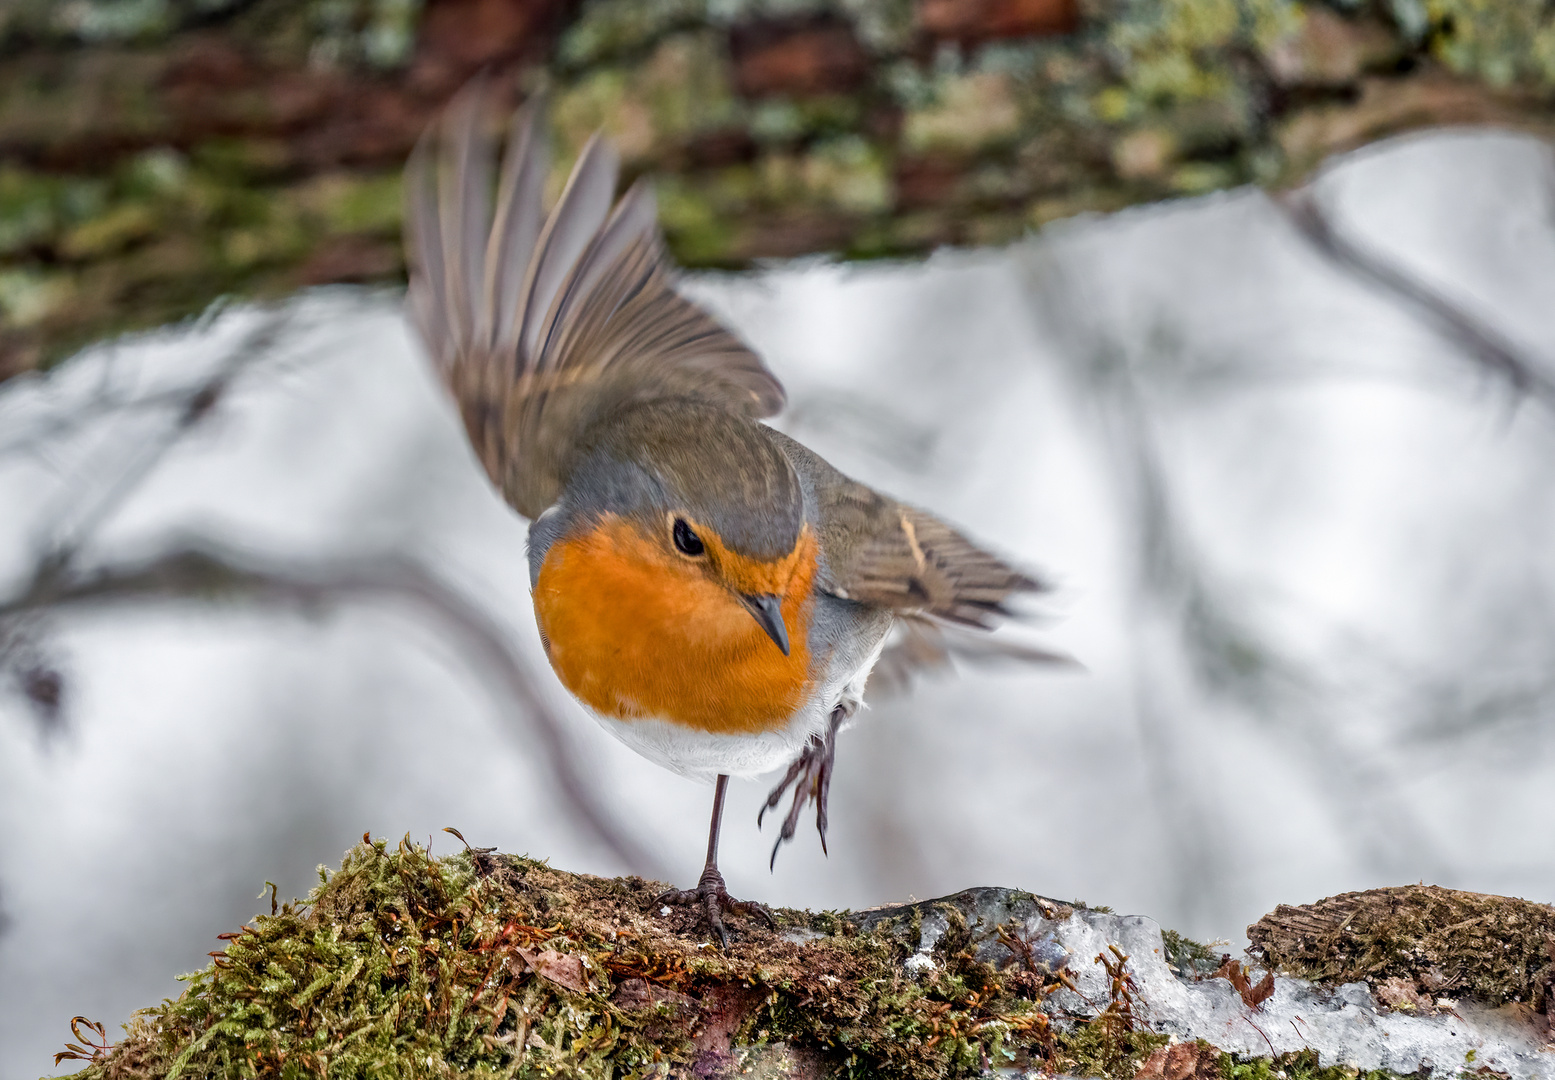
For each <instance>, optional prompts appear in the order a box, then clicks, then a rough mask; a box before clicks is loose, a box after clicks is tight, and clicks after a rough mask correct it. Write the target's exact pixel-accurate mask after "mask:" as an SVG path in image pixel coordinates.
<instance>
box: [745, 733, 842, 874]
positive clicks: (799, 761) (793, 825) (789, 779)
mask: <svg viewBox="0 0 1555 1080" xmlns="http://www.w3.org/2000/svg"><path fill="white" fill-rule="evenodd" d="M857 708H858V706H857V704H855V703H853V702H841V703H839V704H838V705H837V706H836V708H834V709H832V711H831V715H830V716H829V717H827V721H826V731H825V733H824V734H818V735H812V736H810V741H809V742H808V743H806V744H805V748H804V749H803V750H802V751H800V753H799V757H798V758H796V759H795V760H794V763H793V764H792V765H790V766H789V767H788V772H787V773H785V774H784V775H783V779H782V780H780V781H779V782H778V785H777V787H775V788H773V789H772V791H771V793H770V794H768V795H767V802H766V805H765V806H763V807H762V808H761V810H760V811H759V812H758V813H757V814H756V827H757V828H758V829H759V828H761V819H762V818H764V817H765V816H766V814H767V811H768V810H775V809H777V804H778V803H780V802H782V801H783V793H784V792H785V791H787V790H788V789H789V787H790V786H792V787H793V789H794V801H793V802H792V803H791V804H790V805H789V807H788V814H787V816H785V817H784V818H783V828H782V830H781V831H780V832H779V833H778V838H777V843H775V844H773V845H772V858H771V860H770V861H769V862H768V863H767V868H768V869H769V870H770V869H772V868H773V867H775V866H777V856H778V849H779V848H781V847H782V846H783V844H784V843H786V842H787V841H789V840H792V839H793V838H794V830H795V829H797V828H798V827H799V815H800V814H801V813H803V811H804V808H805V807H806V806H807V805H808V804H809V803H811V802H814V803H815V831H816V832H818V833H820V834H821V850H822V851H823V852H826V854H828V855H830V854H831V853H830V852H829V851H826V799H827V795H828V794H829V793H830V791H831V773H832V763H833V762H834V761H835V760H836V757H837V732H838V731H840V730H842V725H843V724H845V723H847V722H848V718H849V717H851V716H852V715H853V713H854V711H855V710H856V709H857Z"/></svg>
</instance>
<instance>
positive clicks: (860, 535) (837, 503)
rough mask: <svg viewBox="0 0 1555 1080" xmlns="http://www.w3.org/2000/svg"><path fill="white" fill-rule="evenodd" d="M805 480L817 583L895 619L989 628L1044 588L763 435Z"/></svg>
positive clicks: (956, 535) (912, 511)
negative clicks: (1016, 602) (811, 501)
mask: <svg viewBox="0 0 1555 1080" xmlns="http://www.w3.org/2000/svg"><path fill="white" fill-rule="evenodd" d="M769 434H770V436H771V437H772V438H773V439H775V440H777V441H778V443H779V445H780V446H781V447H782V448H783V452H784V453H785V454H787V455H788V458H789V460H790V461H792V462H793V463H794V467H795V468H796V469H798V470H799V472H800V474H801V475H802V476H805V477H807V478H808V480H809V484H810V488H811V490H813V492H814V495H815V502H816V516H817V521H818V525H819V528H820V532H821V550H822V551H823V552H824V553H825V566H824V568H823V575H822V585H823V587H824V588H826V589H827V590H828V591H830V592H832V593H834V594H835V595H837V596H841V597H843V598H845V599H848V600H857V601H858V602H860V603H863V604H872V605H874V606H876V607H883V608H888V609H890V610H891V611H892V612H894V613H896V614H897V615H900V616H911V617H920V618H929V619H934V620H938V621H941V622H945V623H956V624H960V625H962V626H968V627H978V628H981V629H991V628H992V627H993V626H995V625H996V624H997V623H998V621H999V620H1000V619H1001V618H1004V617H1006V616H1008V615H1010V614H1011V613H1010V611H1009V609H1008V607H1007V603H1008V601H1009V600H1010V599H1011V598H1012V597H1014V596H1016V595H1018V594H1020V593H1028V592H1041V591H1044V590H1046V589H1047V588H1048V586H1047V585H1046V584H1045V583H1043V582H1041V581H1039V580H1038V579H1036V578H1035V577H1032V576H1031V575H1029V574H1026V573H1025V572H1023V571H1021V570H1019V569H1017V568H1016V567H1015V566H1013V565H1012V564H1010V563H1009V562H1007V561H1006V560H1004V559H1002V558H1000V557H999V556H998V555H995V554H993V553H992V552H990V551H988V550H987V549H986V548H984V547H982V546H980V545H979V544H977V543H975V542H973V541H972V540H969V539H968V538H967V537H965V536H964V535H962V534H961V533H960V532H958V531H957V530H955V529H954V528H952V527H951V526H949V525H947V524H945V522H943V521H941V520H940V519H939V518H937V517H935V516H934V515H933V514H930V513H928V512H927V511H924V510H919V509H918V508H916V507H913V506H908V505H906V504H905V503H900V502H897V501H896V500H895V499H892V498H890V497H889V496H886V495H882V494H881V493H880V492H878V491H876V490H874V489H873V488H871V487H868V486H866V485H864V484H860V483H858V482H857V481H856V480H851V479H849V478H848V477H846V476H844V475H843V474H842V473H840V472H838V471H837V470H836V469H835V468H833V467H832V466H831V465H830V464H828V463H827V462H826V461H825V460H823V459H822V458H821V457H820V456H819V455H817V454H815V453H814V452H812V451H811V450H810V449H809V448H808V447H806V446H805V445H804V444H803V443H800V442H796V441H795V440H793V439H791V438H789V437H788V436H786V435H783V434H780V433H779V432H775V431H772V432H769Z"/></svg>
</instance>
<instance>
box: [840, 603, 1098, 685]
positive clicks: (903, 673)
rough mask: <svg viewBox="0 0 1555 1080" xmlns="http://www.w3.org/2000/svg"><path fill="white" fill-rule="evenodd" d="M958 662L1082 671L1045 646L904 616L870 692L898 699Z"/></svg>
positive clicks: (1065, 656)
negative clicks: (920, 682)
mask: <svg viewBox="0 0 1555 1080" xmlns="http://www.w3.org/2000/svg"><path fill="white" fill-rule="evenodd" d="M958 660H959V661H962V662H964V663H969V664H974V665H994V664H1002V663H1009V664H1037V665H1041V666H1044V667H1067V668H1079V667H1080V666H1081V665H1080V662H1079V661H1078V660H1076V659H1075V658H1074V657H1072V656H1069V655H1068V654H1067V653H1061V652H1057V651H1055V650H1053V649H1045V648H1043V647H1041V646H1040V645H1027V644H1025V643H1022V642H1018V641H1010V640H1009V639H1008V638H1003V637H997V636H994V635H990V634H985V633H982V632H981V631H978V630H970V629H967V628H966V627H962V626H956V625H953V624H951V625H947V624H945V623H937V622H934V621H933V620H932V619H925V618H921V617H918V616H914V615H903V616H899V617H898V618H897V620H896V626H895V627H893V628H892V631H891V636H890V637H889V638H887V639H886V646H885V649H884V650H882V651H881V653H880V659H879V661H877V662H876V664H875V667H874V670H873V671H872V672H870V675H869V689H870V691H871V692H872V693H874V694H875V695H876V696H877V697H897V696H900V695H902V694H906V693H907V692H909V691H910V690H912V688H913V686H914V684H915V683H917V682H918V680H919V679H921V678H924V677H927V676H932V675H938V674H943V673H946V672H949V671H951V670H952V669H953V668H954V667H955V662H956V661H958Z"/></svg>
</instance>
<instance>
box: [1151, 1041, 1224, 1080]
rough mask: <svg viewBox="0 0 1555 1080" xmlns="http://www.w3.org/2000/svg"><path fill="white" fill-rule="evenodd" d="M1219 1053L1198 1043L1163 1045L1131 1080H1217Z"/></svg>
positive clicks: (1218, 1075) (1211, 1047)
mask: <svg viewBox="0 0 1555 1080" xmlns="http://www.w3.org/2000/svg"><path fill="white" fill-rule="evenodd" d="M1219 1077H1220V1051H1219V1050H1217V1049H1215V1048H1214V1047H1213V1046H1209V1045H1207V1044H1203V1043H1197V1042H1185V1043H1174V1044H1173V1045H1171V1046H1162V1047H1160V1048H1158V1049H1157V1050H1156V1051H1155V1053H1153V1054H1151V1055H1150V1056H1149V1057H1148V1058H1146V1059H1145V1063H1144V1064H1143V1065H1141V1066H1140V1067H1139V1071H1138V1072H1137V1073H1135V1074H1134V1080H1219Z"/></svg>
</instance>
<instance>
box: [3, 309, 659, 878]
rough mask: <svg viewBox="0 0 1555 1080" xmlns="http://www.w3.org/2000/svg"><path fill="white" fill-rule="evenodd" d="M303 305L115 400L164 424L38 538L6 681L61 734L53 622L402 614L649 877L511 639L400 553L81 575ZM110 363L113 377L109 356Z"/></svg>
mask: <svg viewBox="0 0 1555 1080" xmlns="http://www.w3.org/2000/svg"><path fill="white" fill-rule="evenodd" d="M296 307H297V306H296V305H295V304H293V305H286V306H284V307H280V308H275V309H261V310H260V311H259V312H258V313H257V317H256V321H255V325H254V326H253V327H252V328H251V329H249V330H248V331H247V332H246V333H245V334H243V336H242V337H241V339H240V340H239V341H238V342H237V344H236V345H235V346H233V347H232V348H231V349H229V350H228V351H227V352H226V353H225V354H224V355H223V356H221V357H220V358H219V359H218V360H217V361H216V362H215V363H214V364H213V365H212V366H211V369H210V371H209V373H208V374H206V375H205V376H204V377H202V378H200V379H197V380H195V381H193V382H192V383H190V384H189V385H187V386H185V387H182V388H179V389H177V390H171V391H169V390H163V391H157V392H155V393H153V394H148V395H146V396H144V397H142V398H135V399H117V400H118V403H119V404H120V405H121V406H122V407H123V409H125V410H131V409H133V410H136V411H139V410H143V409H147V408H160V409H163V410H164V411H165V412H166V414H167V419H166V423H165V425H163V426H162V428H161V429H160V430H158V431H156V432H154V433H153V434H151V435H149V436H148V435H145V434H144V433H138V434H137V436H136V438H135V439H134V441H133V442H132V443H131V444H130V445H128V446H125V447H124V448H123V449H122V450H121V451H120V452H119V453H118V454H117V455H115V457H114V461H115V464H116V466H117V471H116V472H115V473H114V475H112V476H111V477H109V478H108V479H107V480H106V481H105V482H101V483H94V484H90V485H86V484H84V485H82V486H83V487H88V486H89V487H92V488H93V489H94V490H92V491H91V492H87V491H83V490H80V489H77V490H72V491H69V492H67V495H66V497H64V498H63V499H62V500H61V504H62V509H61V511H60V512H59V513H58V514H57V515H54V520H52V521H46V522H45V524H44V525H43V526H42V528H41V529H40V530H39V533H38V541H37V548H38V554H37V556H36V558H35V560H34V564H33V569H32V571H31V573H30V575H29V576H28V577H27V578H26V580H24V581H22V582H21V583H20V584H19V585H18V587H17V588H16V589H15V590H14V591H13V592H12V593H11V595H10V596H9V597H7V598H3V599H0V674H9V676H10V680H11V681H12V682H13V684H14V685H15V687H16V689H17V690H18V691H19V692H20V694H21V696H22V697H23V698H24V699H25V700H26V701H27V702H28V704H29V706H30V707H31V710H32V712H33V715H34V718H35V719H36V720H37V722H38V724H39V727H40V728H41V729H42V730H43V731H44V732H45V734H47V733H49V732H52V731H56V730H58V729H59V727H60V726H61V725H62V723H63V719H64V716H65V713H66V706H67V703H68V702H67V696H66V694H67V690H68V682H67V680H66V678H65V676H64V674H63V673H62V672H61V667H60V665H59V663H58V662H57V661H56V660H54V659H53V657H52V650H51V649H50V647H49V644H48V639H49V636H50V631H51V629H52V625H53V623H54V621H55V619H56V617H57V616H60V615H63V614H65V613H67V612H71V611H79V610H85V609H94V608H97V609H100V608H104V607H110V606H114V607H123V606H126V605H144V604H150V603H166V602H175V601H179V602H191V601H195V602H201V601H203V602H210V601H222V600H226V601H244V602H248V603H252V604H257V605H262V606H269V607H291V608H296V609H301V610H306V609H308V608H313V607H318V606H320V605H328V604H346V603H368V602H372V601H388V602H397V603H400V604H403V605H406V606H408V607H410V608H411V609H412V610H414V611H416V612H417V613H418V614H420V615H421V616H422V617H424V618H429V619H431V620H433V621H435V622H437V623H439V624H440V625H442V626H443V627H445V628H447V629H448V630H450V631H451V632H452V633H453V634H454V636H455V637H456V638H457V639H458V641H459V643H460V645H461V648H460V655H462V656H464V657H465V658H466V659H467V660H469V661H470V663H471V666H472V668H473V669H474V670H475V671H476V672H477V673H478V674H479V675H481V676H482V677H483V678H484V679H485V680H486V681H487V682H488V684H490V685H491V686H492V688H493V689H494V690H495V692H496V697H497V699H498V702H499V704H500V706H501V708H502V712H503V715H504V717H505V718H506V720H507V727H508V729H509V731H510V732H511V733H513V734H515V735H518V734H520V733H526V734H528V735H529V736H530V737H532V739H533V740H535V741H538V743H539V746H540V748H541V750H542V753H543V756H544V758H545V759H546V760H547V761H548V763H549V764H550V766H551V769H552V774H553V776H554V778H555V780H556V783H557V786H558V789H559V790H560V792H561V794H562V796H563V797H564V798H565V800H566V802H567V803H568V804H569V805H570V806H571V807H572V808H573V809H574V810H575V811H576V812H577V815H578V817H579V819H580V821H581V822H582V824H583V825H584V827H585V828H586V829H588V830H589V831H590V832H592V833H593V834H594V835H595V836H596V837H597V838H598V839H599V840H600V841H601V842H602V843H604V844H605V846H606V847H608V848H609V849H610V851H611V852H612V853H613V854H614V855H615V856H616V857H617V858H619V859H621V860H622V861H623V862H624V863H625V864H626V865H627V866H630V867H634V868H637V869H641V870H648V869H650V868H651V867H652V866H653V865H654V860H652V859H651V858H650V857H649V856H648V854H647V851H646V849H645V847H644V846H643V845H642V844H641V843H639V842H638V841H637V840H635V839H634V838H633V837H632V836H630V834H628V833H627V832H626V831H625V830H623V828H622V827H621V826H620V824H619V823H617V822H616V821H615V820H614V819H613V817H612V815H611V814H610V813H609V812H608V811H607V810H606V809H605V807H604V806H603V804H602V803H600V802H599V801H598V800H597V799H596V798H595V797H594V796H593V794H592V789H591V788H590V787H589V785H587V784H585V783H584V782H583V779H582V771H581V769H580V766H579V763H578V761H577V759H576V757H575V755H574V754H573V752H572V750H571V744H570V742H569V741H568V739H567V737H566V734H565V730H564V728H563V724H562V721H561V719H560V718H559V717H558V716H556V715H555V713H554V712H553V711H552V710H551V709H550V708H549V706H548V705H547V704H546V702H545V700H544V699H543V698H542V697H541V696H540V695H539V694H538V693H537V692H536V690H535V685H536V684H535V682H534V680H533V676H532V675H531V673H530V672H529V670H528V668H527V666H526V665H525V663H524V661H523V659H522V657H521V656H520V655H519V653H518V652H517V650H516V649H515V647H514V646H513V645H512V643H511V642H509V640H508V638H507V636H506V634H505V633H504V631H503V630H502V628H501V627H500V626H498V625H497V624H496V623H495V622H494V621H492V619H491V618H490V617H489V616H487V615H486V614H485V612H483V611H482V610H481V609H480V608H479V607H478V606H477V605H475V604H474V603H472V602H471V601H469V600H467V599H465V598H464V597H463V596H461V595H460V594H459V593H458V592H457V591H455V590H454V589H453V588H452V587H451V586H449V585H448V584H446V583H444V582H443V581H441V580H439V579H438V578H437V577H436V576H435V575H433V574H432V573H431V572H429V571H428V570H427V569H426V568H424V567H423V566H421V565H419V564H418V563H416V562H414V561H413V560H411V559H409V558H407V557H404V556H399V555H394V554H385V555H369V556H353V557H350V558H336V559H324V560H316V561H313V562H302V561H297V560H283V559H276V558H265V557H263V556H260V555H258V554H256V553H252V552H245V551H240V550H238V549H236V548H233V547H231V546H229V545H225V544H223V543H221V542H219V541H217V540H215V539H212V538H209V537H203V538H194V539H183V540H176V541H174V542H172V543H171V544H169V546H168V547H167V548H166V549H165V550H164V551H163V553H162V554H160V555H155V556H152V557H150V558H148V559H146V560H145V561H142V562H139V563H136V564H134V565H115V564H111V563H109V564H98V565H92V566H90V567H86V566H83V565H82V562H83V557H82V556H83V552H85V551H86V550H88V549H89V548H90V547H91V545H92V543H93V541H94V540H95V539H96V538H97V536H98V534H99V533H100V532H101V530H102V528H103V526H104V525H105V524H106V523H107V522H108V521H109V520H110V519H111V518H112V517H113V515H114V514H115V513H117V512H118V511H119V510H120V509H121V508H122V507H123V506H124V504H125V502H126V501H127V500H128V499H130V498H131V497H132V496H133V495H134V494H135V493H136V492H137V491H138V490H140V489H141V487H142V486H143V485H144V484H145V482H146V480H147V479H148V478H149V477H150V476H151V475H152V474H153V473H154V472H155V470H156V468H157V466H158V465H159V464H161V463H162V462H163V461H164V460H165V459H166V457H167V455H168V453H169V452H170V451H171V450H172V449H173V448H174V447H175V446H177V445H178V444H179V443H180V442H181V441H182V440H183V439H185V438H187V437H188V436H189V435H190V433H192V432H193V431H195V430H197V429H198V428H199V427H200V426H201V425H203V424H204V423H206V422H207V421H208V420H209V419H210V418H211V417H212V416H213V415H215V414H216V413H217V411H218V409H219V407H220V405H221V404H222V403H223V402H224V401H225V400H226V399H227V398H228V397H229V395H230V393H231V390H232V388H233V386H234V385H235V383H236V382H237V380H238V379H239V378H240V377H241V376H242V375H244V374H246V373H247V372H249V371H251V370H253V369H254V368H255V367H256V365H258V364H259V363H261V362H266V361H273V360H274V358H275V356H276V353H277V352H278V347H279V346H280V345H281V344H282V342H283V340H284V339H285V337H286V335H287V334H288V332H289V331H290V330H291V329H293V328H294V324H295V322H296V320H297V317H298V316H297V310H296ZM103 363H104V365H105V367H111V366H112V358H111V357H108V358H104V361H103ZM110 388H111V373H105V376H104V380H103V383H102V384H101V386H100V387H99V392H98V394H97V395H96V396H95V397H93V398H90V399H88V401H86V402H83V403H81V405H80V409H81V411H82V412H84V413H85V414H87V415H89V416H92V417H93V418H94V419H95V420H96V421H97V422H99V423H101V422H104V421H106V420H107V419H109V418H110V417H111V415H112V412H113V404H114V402H115V400H116V398H115V396H114V395H113V394H111V393H109V390H110ZM74 412H75V410H74V409H72V410H71V413H67V414H64V415H62V416H61V415H56V416H54V417H50V418H49V419H48V421H47V422H46V423H43V424H40V425H38V426H37V427H35V428H33V429H31V431H30V432H29V433H28V435H25V436H13V437H12V438H11V439H9V440H7V442H6V443H5V444H4V445H3V446H0V454H4V453H10V454H23V453H36V452H39V449H40V445H41V444H42V443H44V442H46V441H47V440H48V439H49V438H50V437H51V436H52V437H66V436H68V435H71V434H74V433H76V431H77V430H78V425H77V424H76V423H75V422H74V421H73V420H72V419H71V416H72V414H73V413H74ZM93 479H94V480H95V479H96V478H93ZM526 745H527V744H526Z"/></svg>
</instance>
